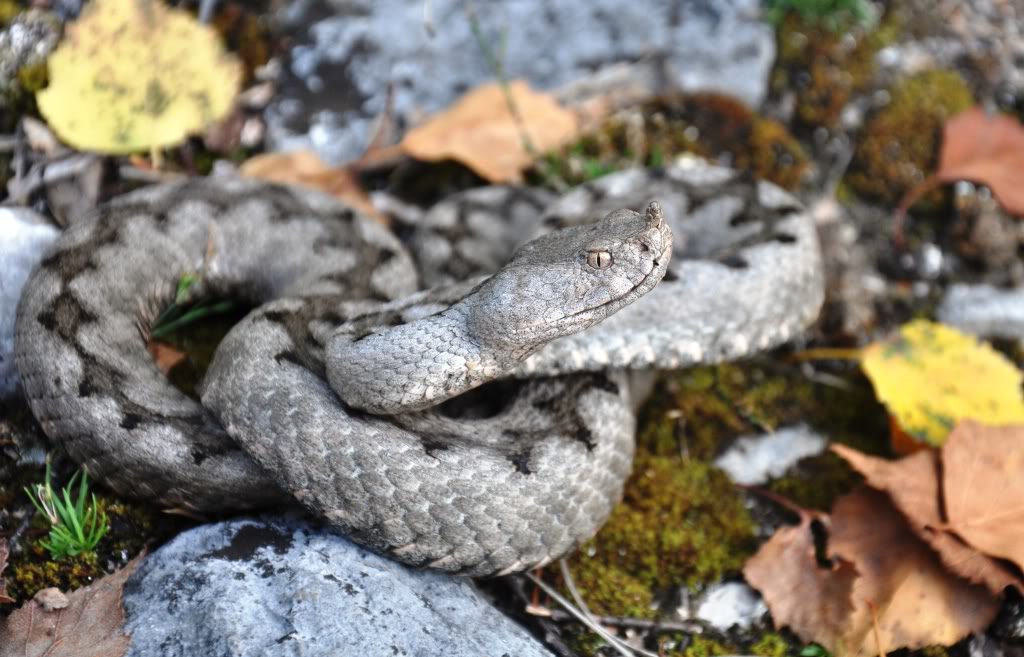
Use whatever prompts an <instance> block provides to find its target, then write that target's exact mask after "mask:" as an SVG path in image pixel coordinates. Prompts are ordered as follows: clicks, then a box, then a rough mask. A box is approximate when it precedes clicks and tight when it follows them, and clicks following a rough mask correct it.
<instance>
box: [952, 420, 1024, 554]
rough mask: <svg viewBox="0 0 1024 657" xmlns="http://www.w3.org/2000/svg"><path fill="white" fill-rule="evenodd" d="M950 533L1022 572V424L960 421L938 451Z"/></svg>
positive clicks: (1023, 530)
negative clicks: (1006, 561) (1012, 564)
mask: <svg viewBox="0 0 1024 657" xmlns="http://www.w3.org/2000/svg"><path fill="white" fill-rule="evenodd" d="M942 470H943V476H942V483H943V487H944V491H945V493H944V494H945V501H946V513H948V514H949V528H950V530H951V531H954V532H956V533H957V534H958V535H959V536H960V537H962V538H963V539H964V540H965V541H967V542H968V543H970V544H971V545H973V546H974V547H976V548H977V549H979V550H981V551H982V552H984V553H986V554H989V555H991V556H994V557H1002V558H1004V559H1009V560H1010V561H1012V562H1014V563H1015V564H1016V565H1017V567H1018V568H1021V569H1024V425H1016V426H1009V427H988V426H984V425H982V424H979V423H977V422H971V421H964V422H961V423H960V424H958V425H957V428H956V430H955V431H953V433H952V434H950V436H949V440H948V441H947V442H946V444H945V445H944V446H943V447H942Z"/></svg>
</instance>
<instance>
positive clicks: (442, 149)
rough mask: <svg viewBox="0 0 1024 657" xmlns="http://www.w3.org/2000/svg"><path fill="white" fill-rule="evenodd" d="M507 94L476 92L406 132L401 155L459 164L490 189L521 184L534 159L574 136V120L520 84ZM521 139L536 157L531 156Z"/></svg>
mask: <svg viewBox="0 0 1024 657" xmlns="http://www.w3.org/2000/svg"><path fill="white" fill-rule="evenodd" d="M507 92H508V93H507V94H506V91H505V90H503V89H502V88H501V86H500V85H498V84H486V85H484V86H482V87H478V88H477V89H474V90H473V91H471V92H469V93H468V94H466V95H465V96H463V97H462V98H460V99H459V100H458V101H457V102H456V103H455V104H454V105H452V106H451V107H450V108H448V109H447V110H445V111H444V112H441V113H440V114H437V115H435V116H434V117H432V118H431V119H430V120H428V121H427V122H426V123H424V124H423V125H421V126H419V127H417V128H415V129H413V130H412V131H410V132H409V133H408V134H407V135H406V136H405V138H404V139H403V140H402V143H401V144H400V146H401V148H402V150H403V151H404V152H405V153H406V154H407V155H410V156H411V157H414V158H416V159H419V160H427V161H431V162H433V161H437V160H444V159H448V158H451V159H453V160H458V161H459V162H461V163H462V164H465V165H466V166H467V167H469V168H470V169H472V170H473V171H475V172H476V173H477V175H479V176H480V177H481V178H485V179H486V180H488V181H490V182H493V183H516V182H522V181H523V175H522V171H523V169H525V168H526V167H528V166H530V164H531V163H532V162H533V159H534V157H535V156H536V155H537V154H538V153H545V152H547V151H550V150H552V149H555V148H558V147H559V146H562V145H564V144H566V143H568V142H569V141H570V140H571V139H572V138H573V137H575V136H576V134H577V120H576V115H575V114H573V112H571V111H570V110H567V109H565V108H564V107H562V106H561V105H559V104H558V102H557V101H555V99H554V98H552V97H551V96H548V95H547V94H542V93H539V92H536V91H533V90H532V89H530V87H529V86H528V85H527V84H526V83H525V82H523V81H522V80H516V81H514V82H512V83H510V84H509V85H508V89H507ZM510 99H511V100H510ZM510 102H511V103H514V107H515V112H516V114H513V110H512V108H511V107H510V106H509V103H510ZM524 136H525V137H528V138H529V142H528V143H529V144H530V146H532V147H533V148H534V149H536V152H534V153H531V152H529V149H528V148H527V141H525V140H524Z"/></svg>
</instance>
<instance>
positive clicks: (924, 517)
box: [832, 445, 1024, 594]
mask: <svg viewBox="0 0 1024 657" xmlns="http://www.w3.org/2000/svg"><path fill="white" fill-rule="evenodd" d="M832 451H834V452H835V453H836V454H839V456H841V457H843V458H844V459H845V460H846V462H847V463H849V464H850V465H851V466H852V467H853V469H854V470H856V471H857V472H859V473H860V474H862V475H864V478H865V480H866V481H867V484H868V485H869V486H871V487H872V488H874V489H876V490H879V491H882V492H884V493H886V494H888V496H889V499H890V500H892V503H893V504H894V505H895V506H896V508H897V509H898V510H899V511H900V512H901V513H902V514H903V516H904V517H905V518H906V519H907V521H908V523H909V525H910V528H911V529H912V530H913V531H914V533H915V534H917V536H918V537H919V538H921V539H923V540H924V541H925V542H926V543H928V545H930V546H931V548H932V549H933V550H935V551H936V552H937V553H938V555H939V558H940V559H941V560H942V563H943V565H944V566H945V567H946V568H948V569H949V570H950V571H952V572H953V573H954V574H956V575H959V576H960V577H963V578H965V579H967V580H970V581H972V582H976V583H978V584H984V585H985V587H986V588H988V590H989V591H990V592H992V593H993V594H1000V593H1002V592H1003V589H1005V588H1006V587H1007V586H1015V587H1017V588H1018V589H1019V590H1021V591H1024V580H1022V579H1021V578H1020V577H1019V576H1018V575H1016V574H1015V573H1013V572H1011V571H1010V570H1009V569H1007V568H1006V567H1005V565H1004V564H1002V563H1000V562H999V561H997V560H996V559H993V558H991V557H989V556H987V555H984V554H982V553H980V552H978V551H977V550H975V549H974V548H972V547H971V546H969V545H967V544H966V543H964V542H963V541H962V540H960V539H959V538H958V537H956V536H954V535H952V534H950V533H948V532H946V531H944V530H943V529H942V526H943V525H944V524H945V521H944V520H943V518H942V511H941V503H942V502H941V499H940V497H939V496H940V493H939V455H938V453H937V452H935V451H934V450H931V449H926V450H922V451H919V452H916V453H914V454H912V455H910V456H907V457H904V458H902V459H900V460H898V461H887V460H885V459H880V458H875V457H873V456H868V455H866V454H861V453H860V452H858V451H857V450H855V449H851V448H849V447H846V446H845V445H833V446H832Z"/></svg>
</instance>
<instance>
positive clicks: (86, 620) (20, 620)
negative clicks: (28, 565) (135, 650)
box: [0, 555, 142, 657]
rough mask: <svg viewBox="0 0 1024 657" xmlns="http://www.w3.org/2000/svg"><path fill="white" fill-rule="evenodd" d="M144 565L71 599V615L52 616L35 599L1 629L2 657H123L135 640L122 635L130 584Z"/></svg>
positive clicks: (57, 612) (60, 612)
mask: <svg viewBox="0 0 1024 657" xmlns="http://www.w3.org/2000/svg"><path fill="white" fill-rule="evenodd" d="M141 561H142V556H141V555H140V556H138V557H136V558H135V559H132V560H131V561H130V562H128V564H127V565H125V567H124V568H122V569H121V570H119V571H117V572H116V573H114V574H113V575H108V576H106V577H104V578H103V579H101V580H99V581H96V582H93V583H92V584H90V585H89V586H87V587H85V588H83V589H78V590H77V591H74V592H72V593H70V594H68V596H67V598H68V603H69V604H68V606H67V608H65V609H59V610H55V611H47V610H46V609H45V608H44V607H43V605H41V604H40V603H39V601H38V600H36V599H32V600H30V601H29V602H28V603H26V604H25V605H24V606H23V607H22V608H21V609H18V610H15V612H14V613H12V614H11V615H10V616H8V617H7V619H6V620H5V621H4V622H3V624H2V625H0V657H38V656H41V655H46V656H47V657H120V656H121V655H123V654H124V653H125V652H127V650H128V645H129V644H130V642H131V639H130V638H129V637H127V636H125V634H124V632H123V631H122V629H123V625H124V609H123V608H122V606H121V595H122V589H123V588H124V583H125V580H127V579H128V576H129V575H131V574H132V573H133V572H134V571H135V568H136V567H138V565H139V563H140V562H141Z"/></svg>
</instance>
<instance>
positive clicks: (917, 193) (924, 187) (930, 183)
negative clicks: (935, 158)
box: [892, 174, 943, 250]
mask: <svg viewBox="0 0 1024 657" xmlns="http://www.w3.org/2000/svg"><path fill="white" fill-rule="evenodd" d="M942 183H943V181H942V180H941V179H939V177H938V176H937V175H935V174H932V175H930V176H928V177H927V178H925V179H924V180H922V181H921V182H919V183H918V184H916V185H914V186H913V187H911V188H910V189H909V190H907V193H906V194H904V195H903V198H902V199H900V203H899V205H897V206H896V212H895V213H894V214H893V217H892V241H893V242H894V243H895V245H896V248H898V249H900V250H902V249H903V247H904V239H903V237H904V236H903V224H904V223H905V221H906V218H907V212H909V211H910V208H911V206H912V205H914V203H917V201H918V200H919V199H920V198H921V197H922V196H924V195H925V194H927V193H928V192H930V191H932V190H933V189H935V188H936V187H938V186H939V185H941V184H942Z"/></svg>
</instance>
